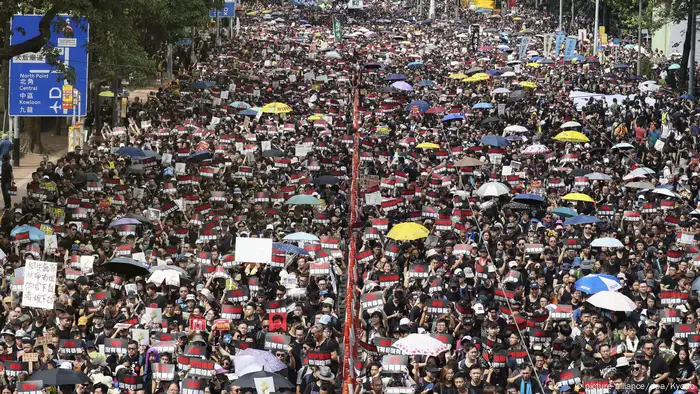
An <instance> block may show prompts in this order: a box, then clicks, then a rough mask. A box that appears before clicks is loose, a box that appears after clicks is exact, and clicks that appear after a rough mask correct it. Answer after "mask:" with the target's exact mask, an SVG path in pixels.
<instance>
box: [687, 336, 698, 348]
mask: <svg viewBox="0 0 700 394" xmlns="http://www.w3.org/2000/svg"><path fill="white" fill-rule="evenodd" d="M688 347H689V348H691V349H695V348H699V347H700V333H697V332H694V333H692V334H690V335H688Z"/></svg>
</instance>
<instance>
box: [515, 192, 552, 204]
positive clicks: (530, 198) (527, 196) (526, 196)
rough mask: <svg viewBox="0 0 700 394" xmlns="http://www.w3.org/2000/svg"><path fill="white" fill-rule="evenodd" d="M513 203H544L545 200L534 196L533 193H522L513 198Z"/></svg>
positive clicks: (536, 195)
mask: <svg viewBox="0 0 700 394" xmlns="http://www.w3.org/2000/svg"><path fill="white" fill-rule="evenodd" d="M513 201H520V202H526V203H530V204H532V203H535V204H539V203H543V202H544V198H542V196H540V195H538V194H532V193H521V194H517V195H516V196H515V197H513Z"/></svg>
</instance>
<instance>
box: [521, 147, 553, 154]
mask: <svg viewBox="0 0 700 394" xmlns="http://www.w3.org/2000/svg"><path fill="white" fill-rule="evenodd" d="M545 153H549V148H547V147H546V146H544V145H542V144H534V145H530V146H528V147H526V148H525V149H523V151H522V154H523V155H542V154H545Z"/></svg>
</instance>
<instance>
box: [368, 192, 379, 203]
mask: <svg viewBox="0 0 700 394" xmlns="http://www.w3.org/2000/svg"><path fill="white" fill-rule="evenodd" d="M365 205H370V206H371V205H382V194H381V193H380V192H374V193H367V194H365Z"/></svg>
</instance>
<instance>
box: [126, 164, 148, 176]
mask: <svg viewBox="0 0 700 394" xmlns="http://www.w3.org/2000/svg"><path fill="white" fill-rule="evenodd" d="M126 172H127V173H128V174H137V175H142V174H143V173H144V172H145V169H144V167H143V164H134V165H133V166H129V168H127V169H126Z"/></svg>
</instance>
